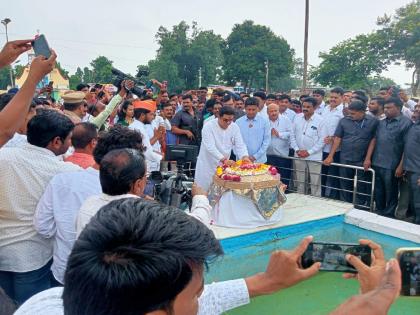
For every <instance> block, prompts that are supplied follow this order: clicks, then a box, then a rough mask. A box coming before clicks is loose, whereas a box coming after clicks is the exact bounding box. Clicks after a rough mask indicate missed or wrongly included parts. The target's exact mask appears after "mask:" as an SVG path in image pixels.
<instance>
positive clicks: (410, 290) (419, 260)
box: [397, 248, 420, 296]
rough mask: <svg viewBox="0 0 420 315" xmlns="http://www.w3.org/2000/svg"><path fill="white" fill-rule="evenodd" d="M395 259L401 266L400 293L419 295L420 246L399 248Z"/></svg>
mask: <svg viewBox="0 0 420 315" xmlns="http://www.w3.org/2000/svg"><path fill="white" fill-rule="evenodd" d="M397 260H398V262H399V264H400V268H401V277H402V279H401V280H402V283H401V285H402V286H401V295H406V296H420V248H400V249H398V250H397Z"/></svg>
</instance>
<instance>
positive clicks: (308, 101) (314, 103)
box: [302, 97, 318, 107]
mask: <svg viewBox="0 0 420 315" xmlns="http://www.w3.org/2000/svg"><path fill="white" fill-rule="evenodd" d="M302 103H310V104H312V106H313V107H316V105H317V104H318V102H317V100H316V98H315V97H307V98H304V99H303V101H302Z"/></svg>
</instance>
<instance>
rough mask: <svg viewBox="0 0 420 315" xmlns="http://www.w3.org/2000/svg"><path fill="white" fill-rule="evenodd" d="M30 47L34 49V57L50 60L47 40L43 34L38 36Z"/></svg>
mask: <svg viewBox="0 0 420 315" xmlns="http://www.w3.org/2000/svg"><path fill="white" fill-rule="evenodd" d="M32 47H33V49H34V52H35V56H40V55H42V56H44V57H45V58H47V59H48V58H50V56H51V50H50V46H48V43H47V39H46V38H45V36H44V35H43V34H42V35H39V36H38V37H37V38H36V39H35V40H34V41H33V42H32Z"/></svg>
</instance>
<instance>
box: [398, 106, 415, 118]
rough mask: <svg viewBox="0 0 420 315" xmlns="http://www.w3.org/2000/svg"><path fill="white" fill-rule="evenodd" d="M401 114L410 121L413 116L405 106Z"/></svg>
mask: <svg viewBox="0 0 420 315" xmlns="http://www.w3.org/2000/svg"><path fill="white" fill-rule="evenodd" d="M401 113H402V114H403V115H404V116H405V117H407V118H409V119H410V120H411V117H412V116H413V112H412V111H411V110H410V109H408V108H407V107H405V106H403V107H402V109H401Z"/></svg>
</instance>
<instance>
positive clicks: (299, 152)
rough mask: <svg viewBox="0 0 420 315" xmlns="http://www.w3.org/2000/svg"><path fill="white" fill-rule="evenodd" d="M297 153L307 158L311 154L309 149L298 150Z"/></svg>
mask: <svg viewBox="0 0 420 315" xmlns="http://www.w3.org/2000/svg"><path fill="white" fill-rule="evenodd" d="M297 155H298V157H300V158H306V157H308V156H309V153H308V151H306V150H298V151H297Z"/></svg>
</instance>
